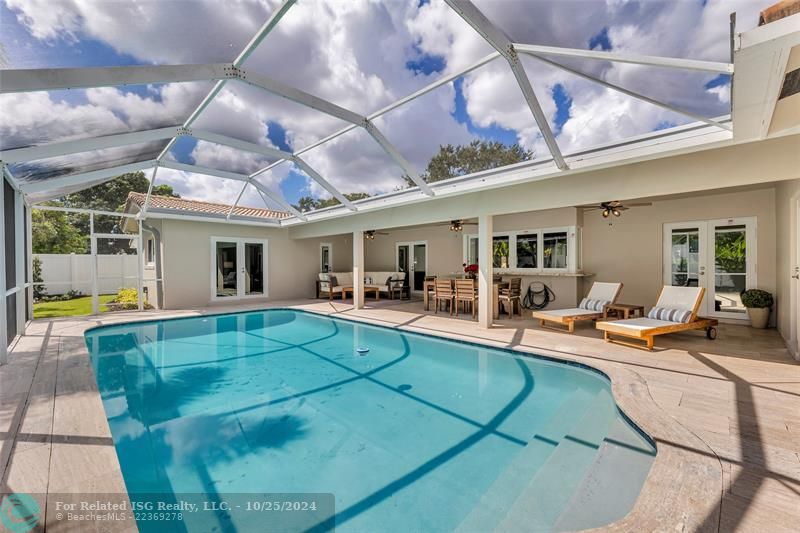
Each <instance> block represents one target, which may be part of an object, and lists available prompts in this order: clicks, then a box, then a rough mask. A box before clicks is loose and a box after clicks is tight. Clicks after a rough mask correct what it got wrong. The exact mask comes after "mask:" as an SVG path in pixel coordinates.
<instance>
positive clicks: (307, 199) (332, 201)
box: [294, 192, 369, 212]
mask: <svg viewBox="0 0 800 533" xmlns="http://www.w3.org/2000/svg"><path fill="white" fill-rule="evenodd" d="M344 197H345V198H347V199H348V200H350V201H351V202H355V201H356V200H363V199H364V198H369V194H367V193H365V192H350V193H345V195H344ZM339 204H341V202H340V201H339V200H338V199H337V198H333V197H331V198H326V199H323V200H318V199H316V198H313V197H311V196H303V197H301V198H300V199H299V200H297V204H295V205H294V208H295V209H297V210H298V211H301V212H306V211H313V210H314V209H322V208H324V207H333V206H335V205H339Z"/></svg>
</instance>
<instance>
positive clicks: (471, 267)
mask: <svg viewBox="0 0 800 533" xmlns="http://www.w3.org/2000/svg"><path fill="white" fill-rule="evenodd" d="M477 271H478V265H477V264H473V265H468V266H465V267H464V272H473V273H474V272H477Z"/></svg>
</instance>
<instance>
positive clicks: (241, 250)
mask: <svg viewBox="0 0 800 533" xmlns="http://www.w3.org/2000/svg"><path fill="white" fill-rule="evenodd" d="M266 260H267V241H264V240H258V239H241V238H230V237H212V238H211V299H212V300H228V299H230V300H235V299H239V298H250V297H264V296H267V277H266V276H267V267H266Z"/></svg>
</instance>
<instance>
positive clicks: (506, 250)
mask: <svg viewBox="0 0 800 533" xmlns="http://www.w3.org/2000/svg"><path fill="white" fill-rule="evenodd" d="M509 240H510V239H509V236H508V235H504V236H498V237H494V238H493V239H492V265H493V266H494V268H508V265H509V264H510V253H511V247H510V246H509Z"/></svg>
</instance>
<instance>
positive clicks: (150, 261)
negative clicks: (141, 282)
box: [144, 237, 156, 268]
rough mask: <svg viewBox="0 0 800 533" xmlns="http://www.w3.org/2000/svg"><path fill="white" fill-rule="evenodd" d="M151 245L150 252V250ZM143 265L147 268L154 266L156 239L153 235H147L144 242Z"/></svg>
mask: <svg viewBox="0 0 800 533" xmlns="http://www.w3.org/2000/svg"><path fill="white" fill-rule="evenodd" d="M151 246H152V253H150V252H151ZM144 257H145V260H144V266H145V267H147V268H154V267H155V266H156V240H155V239H154V238H153V237H148V238H147V239H145V242H144Z"/></svg>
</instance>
